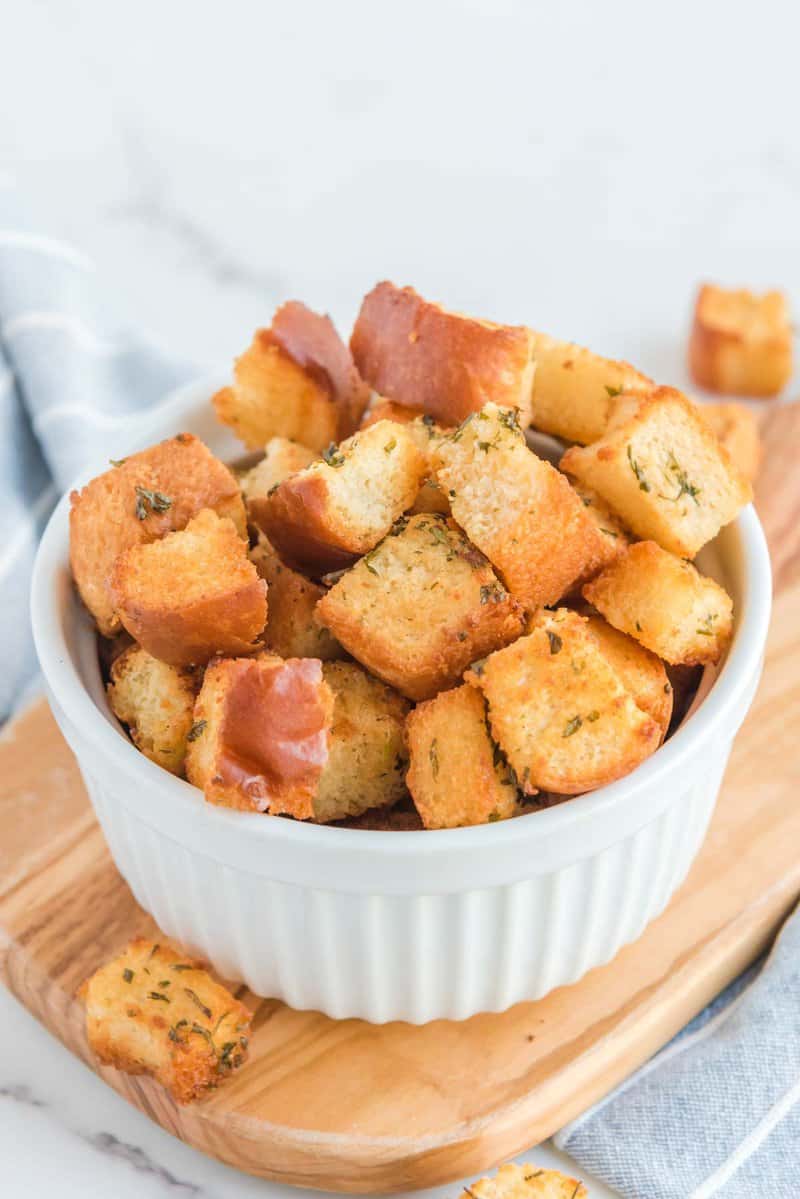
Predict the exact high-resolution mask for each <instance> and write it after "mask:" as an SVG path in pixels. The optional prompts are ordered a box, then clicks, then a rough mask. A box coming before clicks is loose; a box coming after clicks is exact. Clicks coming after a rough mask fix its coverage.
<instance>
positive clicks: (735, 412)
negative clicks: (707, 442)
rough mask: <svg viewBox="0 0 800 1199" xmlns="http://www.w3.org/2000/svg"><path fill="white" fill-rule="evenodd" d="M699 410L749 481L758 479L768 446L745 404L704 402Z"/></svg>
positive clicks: (735, 464)
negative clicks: (765, 447) (764, 445)
mask: <svg viewBox="0 0 800 1199" xmlns="http://www.w3.org/2000/svg"><path fill="white" fill-rule="evenodd" d="M697 411H698V412H699V413H700V415H701V416H702V418H703V420H704V421H705V422H706V424H707V425H709V426H710V427H711V428H712V429H713V430H714V433H715V434H716V435H717V438H718V439H719V442H720V445H722V446H723V447H724V448H725V450H726V451H727V453H728V455H729V457H730V459H731V461H732V462H733V464H734V466H736V467H737V469H738V470H739V473H740V474H742V475H743V476H744V477H745V479H747V481H748V483H754V482H755V479H756V475H757V474H758V471H759V468H760V466H761V459H762V457H763V453H764V449H763V446H762V444H761V437H760V436H759V432H758V421H757V420H756V418H755V416H754V414H753V413H752V412H751V411H750V409H749V408H745V406H744V404H735V403H730V404H703V405H702V407H698V409H697Z"/></svg>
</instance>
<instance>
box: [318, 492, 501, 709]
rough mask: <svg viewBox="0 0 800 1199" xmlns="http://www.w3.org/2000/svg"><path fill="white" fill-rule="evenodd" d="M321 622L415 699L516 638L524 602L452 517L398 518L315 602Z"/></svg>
mask: <svg viewBox="0 0 800 1199" xmlns="http://www.w3.org/2000/svg"><path fill="white" fill-rule="evenodd" d="M317 615H318V617H319V619H320V621H321V622H322V623H323V624H324V625H325V626H326V627H327V628H329V629H330V630H331V632H332V633H333V635H334V636H335V637H336V638H337V639H338V640H339V641H340V642H341V644H342V645H343V646H344V647H345V649H346V650H347V651H348V652H349V653H351V654H352V655H353V657H354V658H357V659H358V661H359V662H362V663H363V664H364V665H365V666H366V667H367V669H368V670H370V671H372V673H373V674H376V675H378V677H379V678H381V679H383V680H384V681H385V682H387V683H389V684H390V685H391V686H393V687H396V688H397V690H398V691H400V692H401V693H402V694H403V695H406V696H408V698H409V699H413V700H423V699H431V698H432V697H433V696H434V695H436V693H437V692H438V691H442V690H444V688H446V687H452V686H453V685H454V684H455V683H457V682H459V681H460V678H461V675H462V673H463V671H464V670H465V669H466V667H467V666H468V665H469V663H470V662H472V661H474V660H475V658H481V657H483V655H484V654H487V653H489V652H490V651H491V650H493V649H497V648H498V647H499V646H501V645H507V644H508V642H509V641H513V639H514V638H515V637H517V636H518V635H519V633H520V631H521V629H522V619H523V616H522V609H521V608H520V605H519V604H518V603H517V602H516V601H515V600H514V599H513V598H512V596H510V595H509V594H508V592H507V591H506V590H505V588H504V587H503V586H502V584H501V583H500V582H499V581H498V579H497V576H496V575H495V573H494V571H493V570H492V568H491V566H490V564H489V562H488V561H487V559H486V558H485V557H484V555H483V554H482V553H480V551H479V550H477V549H476V548H475V546H474V545H471V544H470V542H469V541H468V540H467V538H466V537H465V535H464V533H463V532H462V531H461V529H459V528H458V526H457V525H456V524H454V522H453V521H451V520H448V519H447V518H446V517H443V516H439V515H428V514H424V513H419V514H417V515H414V516H410V517H408V518H407V519H402V520H401V521H399V522H398V523H397V524H396V525H395V527H394V528H393V529H392V531H391V533H390V534H389V536H388V537H386V538H385V539H384V540H383V541H382V542H381V543H380V544H379V545H378V546H377V547H376V548H375V549H374V550H373V551H372V552H371V553H370V554H368V555H367V556H366V557H365V558H362V559H361V560H360V561H359V562H357V563H356V565H355V566H354V567H353V568H352V569H351V570H348V571H347V572H346V573H345V574H344V575H343V576H342V578H341V579H339V581H338V582H337V583H336V584H335V585H334V586H333V587H332V588H331V590H330V591H329V592H328V594H327V595H325V596H323V598H322V599H321V600H320V601H319V604H318V605H317Z"/></svg>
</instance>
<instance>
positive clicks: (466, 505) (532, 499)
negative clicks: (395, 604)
mask: <svg viewBox="0 0 800 1199" xmlns="http://www.w3.org/2000/svg"><path fill="white" fill-rule="evenodd" d="M435 461H436V478H437V481H438V483H439V485H440V487H441V488H442V490H443V491H444V492H445V494H446V495H447V497H448V499H449V500H450V507H451V509H452V512H453V517H454V518H455V520H457V521H458V523H459V525H461V527H462V528H463V529H464V530H465V532H466V533H467V536H468V537H469V539H470V540H471V541H472V542H473V543H474V544H475V545H476V546H477V547H478V549H480V550H482V551H483V553H484V554H486V556H487V558H488V559H489V561H490V562H491V563H492V565H493V566H494V568H495V570H497V572H498V573H499V575H500V576H501V578H502V579H503V581H504V583H505V585H506V587H507V588H508V589H509V591H510V592H511V594H512V595H513V596H514V598H515V599H517V600H519V602H520V603H521V604H523V605H524V606H525V607H526V608H528V609H533V608H537V607H539V606H540V605H543V604H554V603H556V602H557V601H558V600H559V599H560V598H561V597H562V595H564V593H565V592H566V591H568V590H569V588H570V587H571V586H572V585H573V584H574V583H575V582H576V580H577V579H579V578H582V577H585V576H586V574H587V572H590V568H591V566H592V565H597V566H598V567H599V565H600V564H601V563H602V561H603V560H604V557H605V554H606V553H607V549H606V538H605V535H604V534H602V533H601V532H600V531H599V529H598V527H597V525H596V523H595V522H594V521H593V520H592V519H591V518H590V517H589V515H588V514H587V511H586V509H585V508H584V505H583V503H582V501H581V499H580V497H579V496H578V494H577V493H576V492H575V491H574V489H573V488H572V487H571V486H570V484H569V482H568V480H567V479H566V478H565V477H564V475H562V474H560V473H559V471H557V470H556V469H555V467H553V466H551V465H550V463H549V462H545V461H544V459H542V458H538V457H537V456H536V454H534V453H533V452H532V451H531V450H529V449H528V446H527V444H526V442H525V437H524V434H523V432H522V430H521V428H520V426H519V421H518V419H517V414H516V412H515V411H513V410H512V409H509V408H498V407H497V405H496V404H486V405H485V406H484V407H483V408H482V409H481V410H480V412H476V413H474V414H473V415H472V416H470V417H469V418H468V419H467V420H466V421H465V422H464V424H463V425H461V426H460V427H459V428H458V429H456V430H455V432H453V433H451V434H450V436H449V437H446V438H444V439H443V440H442V441H441V442H440V443H439V445H438V446H437V449H436V451H435Z"/></svg>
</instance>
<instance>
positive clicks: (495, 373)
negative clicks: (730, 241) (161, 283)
mask: <svg viewBox="0 0 800 1199" xmlns="http://www.w3.org/2000/svg"><path fill="white" fill-rule="evenodd" d="M213 403H214V406H215V409H216V412H217V415H218V417H219V419H220V420H221V421H223V422H225V423H226V424H227V425H229V426H230V427H231V428H232V429H233V430H235V432H236V433H237V434H238V436H239V437H240V438H241V440H242V442H243V443H244V446H245V447H246V449H247V450H248V451H257V452H258V455H259V457H258V460H257V461H254V460H253V458H252V455H251V459H250V461H249V462H248V463H247V467H246V468H245V467H244V466H241V465H240V466H238V467H236V466H234V467H233V468H231V467H229V466H227V465H225V464H223V463H222V462H220V461H218V460H217V459H216V458H215V457H214V456H213V455H212V454H211V452H210V451H209V450H208V449H207V448H206V446H205V445H203V443H202V442H200V441H199V440H198V439H197V438H196V437H193V436H191V435H189V434H180V435H179V436H177V437H174V438H172V439H171V440H169V441H165V442H163V443H161V444H160V445H156V446H153V447H151V448H150V449H148V450H145V451H143V452H141V453H137V454H134V455H132V456H131V457H129V458H127V459H125V460H123V461H120V462H114V463H113V464H112V466H111V468H110V469H109V470H108V471H106V472H105V473H104V474H102V475H101V476H99V477H98V478H96V479H94V480H93V481H92V482H91V483H89V484H88V485H87V486H86V487H84V488H83V490H81V491H80V492H79V493H74V494H73V496H72V510H71V560H72V569H73V573H74V577H75V581H76V583H77V586H78V589H79V592H80V595H81V597H82V599H83V601H84V603H85V605H86V607H87V608H88V610H89V612H90V613H91V614H92V616H93V617H94V620H95V622H96V624H97V627H98V629H99V632H100V634H101V636H102V638H104V639H109V640H107V641H106V642H104V645H105V651H104V660H105V661H106V663H107V664H108V665H109V682H108V694H109V700H110V704H111V707H112V708H113V710H114V712H115V713H116V715H117V716H118V717H119V719H120V721H122V722H123V724H125V725H126V726H127V728H128V729H129V731H130V735H131V737H132V739H133V741H134V743H135V744H136V745H137V746H138V748H139V749H140V750H141V751H142V752H143V753H144V754H146V755H147V756H148V757H149V758H151V759H152V760H153V761H154V762H157V763H158V764H160V765H161V766H163V767H164V768H165V769H167V770H169V771H171V772H172V773H173V774H176V775H179V776H184V775H185V777H186V778H188V779H189V781H190V782H192V783H194V784H196V785H197V786H198V787H200V788H201V789H202V790H203V792H204V794H205V797H206V799H207V800H208V801H209V802H211V803H215V804H221V805H224V806H227V807H231V808H236V809H240V810H244V811H257V812H265V813H270V814H272V815H284V816H290V817H293V818H295V819H299V820H313V821H317V822H325V823H331V822H343V821H344V822H346V823H347V824H348V825H349V826H350V827H369V828H387V829H392V828H401V829H413V828H420V827H424V828H426V829H429V828H446V827H455V826H460V825H472V824H480V823H485V822H490V821H495V820H503V819H506V818H508V817H512V816H515V815H518V814H520V813H524V812H530V811H533V810H535V809H536V808H537V807H542V806H546V805H548V804H550V803H553V802H555V801H556V800H558V799H562V798H564V797H568V796H572V795H577V794H580V793H582V792H585V791H588V790H591V789H593V788H596V787H600V786H602V785H603V784H605V783H609V782H612V781H613V780H615V779H619V778H621V777H622V776H624V775H626V774H628V773H629V772H630V771H631V770H633V769H634V768H635V767H636V766H638V765H639V763H641V762H642V761H643V760H644V759H645V758H647V757H648V756H649V755H650V754H652V753H653V752H654V751H655V750H656V749H657V748H658V746H659V745H660V744H661V742H662V741H663V739H664V737H665V736H666V735H667V733H668V731H669V730H670V728H671V727H672V725H673V724H674V719H675V712H674V708H675V702H674V701H675V689H676V688H678V687H681V688H683V689H684V690H685V684H686V678H687V672H689V669H690V668H692V667H697V666H702V665H704V664H708V663H716V662H718V661H719V659H720V657H721V656H722V654H723V653H724V652H725V649H726V647H727V645H728V642H729V640H730V637H731V632H732V627H733V605H732V602H731V599H730V597H729V596H728V595H727V594H726V592H725V591H724V590H723V588H722V587H721V586H719V585H718V583H717V582H715V581H714V580H713V579H710V578H707V577H704V576H703V575H702V574H701V573H700V572H699V571H698V570H697V568H696V567H695V566H694V565H693V559H694V558H695V556H696V555H697V553H698V551H699V550H700V549H701V548H702V547H703V546H704V545H705V544H706V543H707V542H709V541H710V540H711V539H712V538H713V537H715V535H716V534H717V533H718V531H719V530H720V529H721V528H722V527H723V526H724V525H727V524H728V523H729V522H730V521H732V520H733V519H734V518H735V517H736V515H737V513H738V512H739V510H740V509H741V508H742V506H743V505H745V504H747V503H748V501H749V500H750V498H751V487H750V482H749V480H748V478H747V477H746V475H747V474H748V473H750V472H749V471H748V470H747V468H746V467H745V469H744V470H740V469H738V468H737V466H736V465H735V464H734V460H733V457H732V455H731V454H729V452H728V450H727V449H726V448H725V446H724V445H723V444H722V442H721V440H720V438H718V436H717V433H716V432H715V431H714V430H713V427H712V424H711V423H709V422H708V421H707V419H706V417H705V415H704V412H705V409H703V410H702V411H701V410H700V409H699V408H698V407H696V406H695V404H694V403H693V402H692V401H690V400H689V399H688V398H687V397H686V396H684V395H682V394H681V393H680V392H678V391H675V390H673V389H672V388H668V387H659V386H656V385H655V383H653V381H652V380H650V379H648V378H646V377H645V376H644V375H642V374H640V373H639V372H638V371H637V370H635V369H634V368H633V367H631V366H628V365H627V364H626V363H623V362H612V361H609V360H607V359H604V358H601V357H599V356H598V355H596V354H593V353H591V352H589V351H588V350H585V349H582V348H580V347H578V346H574V345H571V344H569V343H566V342H561V341H557V340H555V339H553V338H551V337H548V336H546V335H544V334H541V333H536V332H533V331H532V330H530V329H528V328H524V327H511V326H505V325H498V324H493V323H491V322H489V321H484V320H475V319H472V318H469V317H466V316H463V315H461V314H458V313H453V312H448V311H445V310H444V309H443V308H441V307H439V306H438V305H436V304H432V303H429V302H427V301H425V300H424V299H422V298H421V297H420V296H419V295H417V294H416V293H415V292H414V291H413V290H412V289H410V288H402V289H400V288H397V287H395V286H393V285H392V284H390V283H381V284H379V285H378V286H377V287H376V288H375V289H374V290H373V291H372V292H370V294H369V295H368V296H367V297H366V298H365V300H364V302H363V304H362V307H361V311H360V313H359V316H358V319H357V321H356V325H355V328H354V330H353V333H352V337H351V339H350V344H349V347H348V346H347V345H346V344H345V343H344V342H343V341H342V340H341V339H340V338H339V336H338V334H337V333H336V330H335V329H334V327H333V325H332V323H331V322H330V320H329V319H328V318H327V317H322V316H319V315H317V314H315V313H313V312H311V311H310V310H309V309H307V308H306V307H305V306H304V305H302V304H300V303H296V302H292V303H289V304H285V305H284V306H283V307H282V308H281V309H279V311H278V312H277V313H276V315H275V317H274V319H273V322H272V325H271V327H270V328H269V329H265V330H260V331H258V332H257V333H256V335H255V338H254V340H253V343H252V345H251V346H250V347H249V349H248V350H247V351H246V352H245V353H244V354H243V355H242V356H241V357H240V358H239V359H238V360H237V362H236V365H235V370H234V379H233V382H232V384H231V386H230V387H226V388H224V389H223V390H222V391H220V392H218V393H217V395H216V396H214V399H213ZM723 407H725V406H723ZM729 407H730V406H728V408H729ZM731 419H733V421H734V424H737V421H736V418H735V415H734V416H733V417H732V416H731V413H730V412H728V414H727V417H725V419H723V415H721V414H718V420H719V423H718V428H719V431H720V433H722V434H723V435H724V436H727V435H728V434H729V433H730V427H729V426H730V420H731ZM726 420H727V422H728V423H727V424H726ZM531 428H532V429H534V430H536V431H539V432H540V433H546V434H548V435H550V436H551V437H555V438H558V439H560V440H561V441H562V442H564V443H567V447H568V448H566V450H565V452H564V454H563V457H562V458H561V461H560V467H559V468H557V467H556V466H554V465H552V463H551V462H550V461H549V460H546V459H545V458H543V457H540V456H538V455H537V454H536V453H535V452H534V451H533V450H532V449H531V448H530V447H529V444H528V440H527V439H526V434H527V431H528V430H529V429H531ZM734 444H736V437H735V436H734V437H733V438H732V447H733V445H734Z"/></svg>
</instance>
